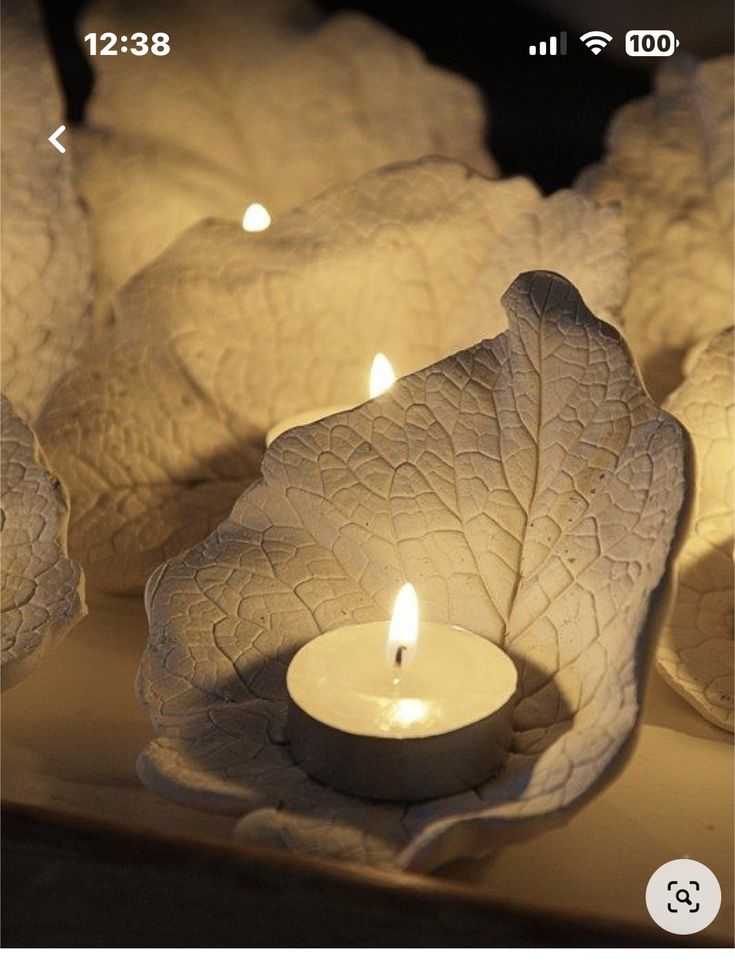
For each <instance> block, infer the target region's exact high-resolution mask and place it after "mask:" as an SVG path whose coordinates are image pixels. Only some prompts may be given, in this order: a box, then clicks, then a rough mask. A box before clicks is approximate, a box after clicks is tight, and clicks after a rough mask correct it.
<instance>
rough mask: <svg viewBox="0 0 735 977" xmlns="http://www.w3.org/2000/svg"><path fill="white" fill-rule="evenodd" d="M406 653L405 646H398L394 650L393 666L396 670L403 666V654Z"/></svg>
mask: <svg viewBox="0 0 735 977" xmlns="http://www.w3.org/2000/svg"><path fill="white" fill-rule="evenodd" d="M404 651H406V646H405V645H398V647H397V648H396V657H395V658H394V660H393V664H394V665H395V667H396V668H400V667H401V665H402V664H403V652H404Z"/></svg>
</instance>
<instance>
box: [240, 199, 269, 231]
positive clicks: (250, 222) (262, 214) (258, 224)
mask: <svg viewBox="0 0 735 977" xmlns="http://www.w3.org/2000/svg"><path fill="white" fill-rule="evenodd" d="M270 224H271V215H270V214H269V213H268V211H267V210H266V208H265V207H264V206H263V204H259V203H254V204H250V205H249V206H248V207H246V208H245V213H244V214H243V215H242V229H243V230H244V231H253V232H257V231H264V230H266V228H268V227H270Z"/></svg>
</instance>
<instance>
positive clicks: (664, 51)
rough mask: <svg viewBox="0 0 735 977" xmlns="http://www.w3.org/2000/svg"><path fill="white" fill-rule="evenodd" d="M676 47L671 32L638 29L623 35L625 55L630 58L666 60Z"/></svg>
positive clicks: (675, 40) (674, 38)
mask: <svg viewBox="0 0 735 977" xmlns="http://www.w3.org/2000/svg"><path fill="white" fill-rule="evenodd" d="M678 47H679V42H678V40H677V39H676V35H675V34H674V32H673V31H667V30H648V29H647V28H641V27H639V28H638V29H637V30H634V31H628V33H627V34H626V35H625V53H626V54H627V55H629V57H631V58H668V57H670V56H671V55H672V54H673V53H674V51H675V50H676V49H677V48H678Z"/></svg>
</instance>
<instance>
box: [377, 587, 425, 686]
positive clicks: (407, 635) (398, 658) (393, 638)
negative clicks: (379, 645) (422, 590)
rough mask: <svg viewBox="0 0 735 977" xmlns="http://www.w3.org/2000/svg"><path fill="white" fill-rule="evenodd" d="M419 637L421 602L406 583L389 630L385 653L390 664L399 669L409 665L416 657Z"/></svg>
mask: <svg viewBox="0 0 735 977" xmlns="http://www.w3.org/2000/svg"><path fill="white" fill-rule="evenodd" d="M418 635H419V601H418V597H417V596H416V590H415V589H414V587H413V586H412V585H411V584H410V583H404V585H403V586H402V587H401V589H400V590H399V591H398V596H397V597H396V601H395V604H394V605H393V616H392V617H391V619H390V627H389V629H388V643H387V645H386V648H385V653H386V656H387V658H388V663H389V664H390V665H391V666H392V667H394V668H396V669H398V668H402V667H403V666H404V665H409V664H410V663H411V661H412V660H413V658H414V657H415V655H416V644H417V641H418Z"/></svg>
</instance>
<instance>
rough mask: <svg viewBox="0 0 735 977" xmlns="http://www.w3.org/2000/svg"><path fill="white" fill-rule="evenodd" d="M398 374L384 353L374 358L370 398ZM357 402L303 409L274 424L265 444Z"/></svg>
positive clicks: (387, 387)
mask: <svg viewBox="0 0 735 977" xmlns="http://www.w3.org/2000/svg"><path fill="white" fill-rule="evenodd" d="M395 380H396V375H395V373H394V371H393V367H392V366H391V363H390V360H389V359H388V357H387V356H384V355H383V353H378V354H376V356H375V359H374V360H373V365H372V367H371V368H370V382H369V385H368V390H369V394H368V396H369V399H370V400H372V399H373V397H379V396H380V395H381V394H382V393H385V391H386V390H388V389H389V388H390V387H392V386H393V384H394V383H395ZM355 406H356V405H355V404H341V405H337V406H331V407H318V408H316V409H314V410H303V411H301V412H300V413H299V414H294V415H293V416H292V417H287V418H286V420H285V421H280V422H279V423H278V424H274V425H273V427H272V428H270V430H269V431H268V432H267V433H266V436H265V444H266V447H268V446H269V445H270V444H271V443H272V442H273V441H275V440H276V438H277V437H279V435H281V434H283V433H284V432H285V431H290V430H291V429H292V428H294V427H304V425H306V424H313V423H314V421H321V420H322V418H324V417H331V415H332V414H339V413H341V412H342V411H343V410H352V408H353V407H355Z"/></svg>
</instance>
